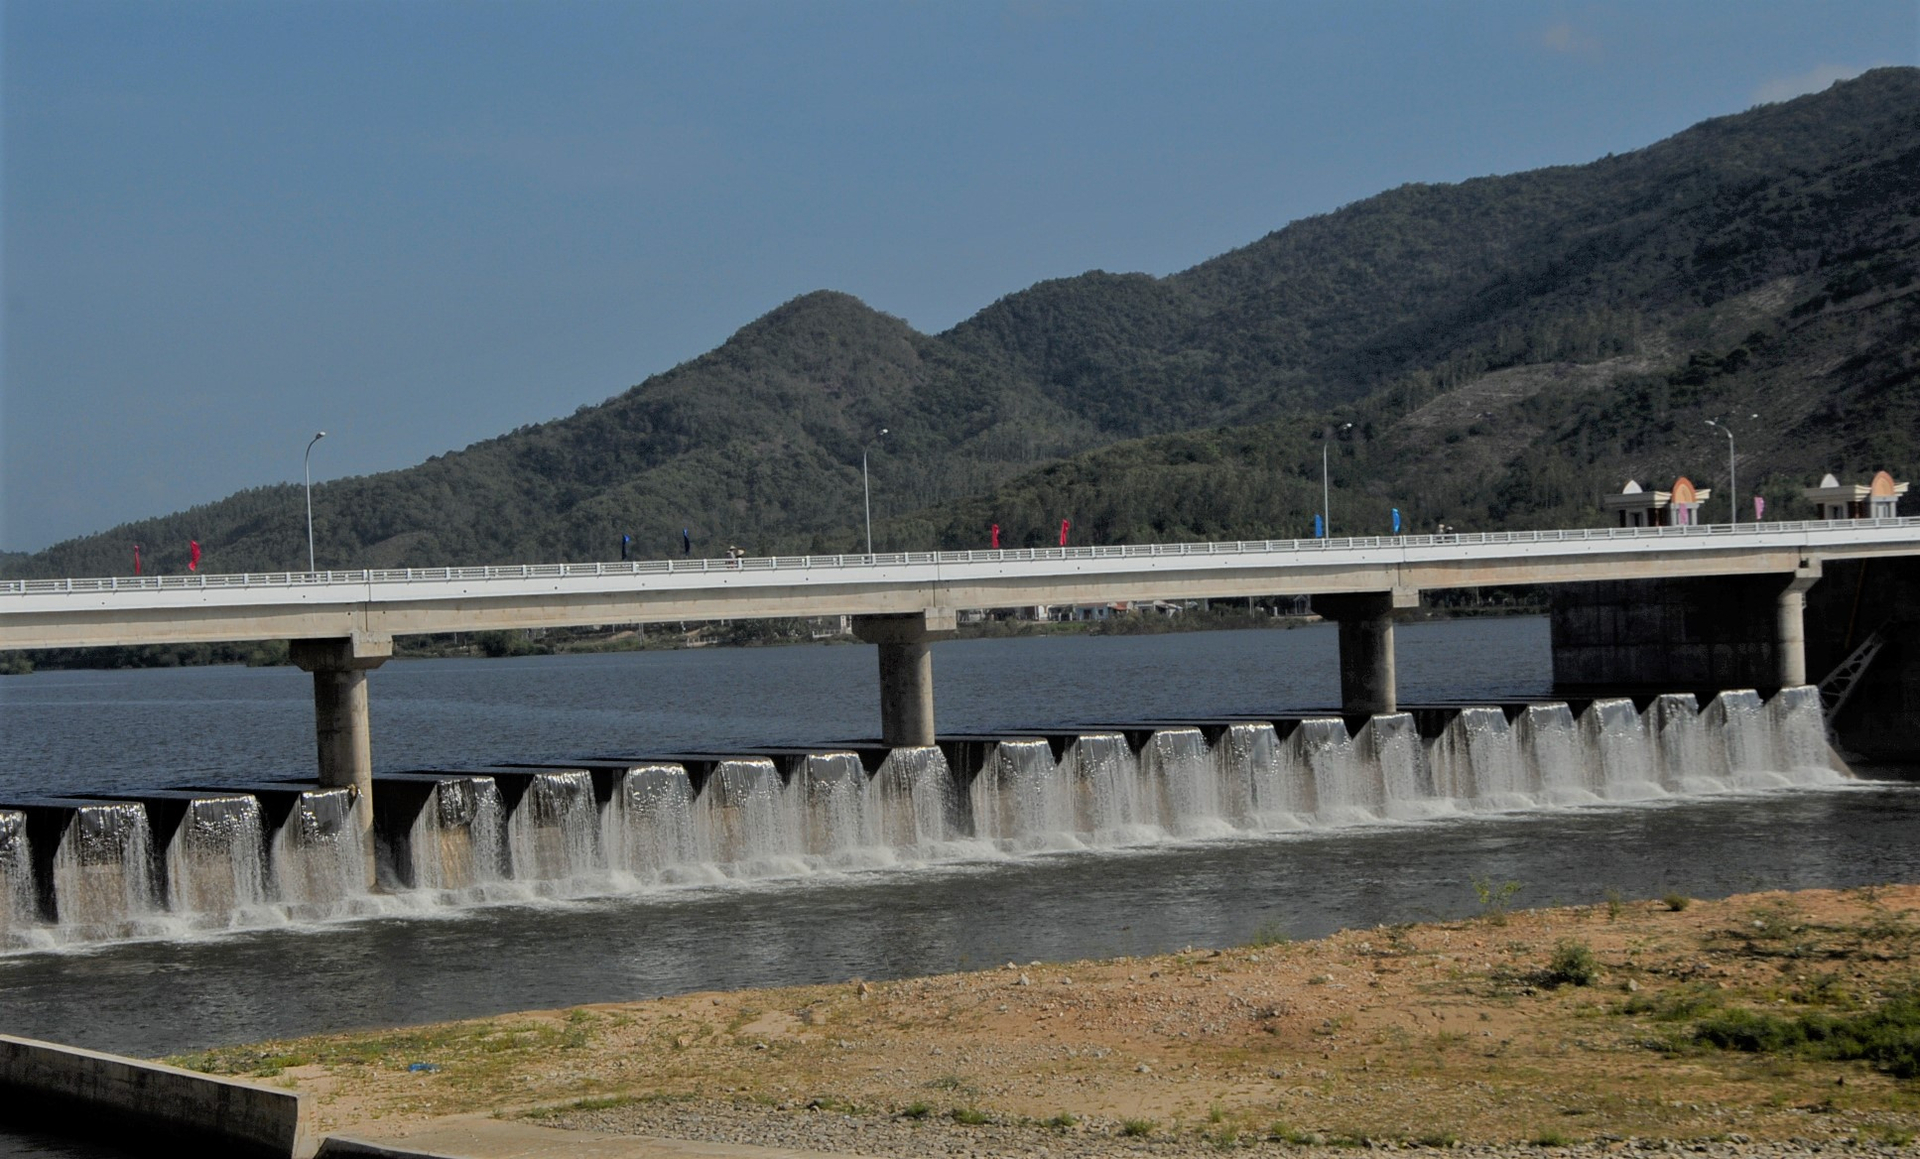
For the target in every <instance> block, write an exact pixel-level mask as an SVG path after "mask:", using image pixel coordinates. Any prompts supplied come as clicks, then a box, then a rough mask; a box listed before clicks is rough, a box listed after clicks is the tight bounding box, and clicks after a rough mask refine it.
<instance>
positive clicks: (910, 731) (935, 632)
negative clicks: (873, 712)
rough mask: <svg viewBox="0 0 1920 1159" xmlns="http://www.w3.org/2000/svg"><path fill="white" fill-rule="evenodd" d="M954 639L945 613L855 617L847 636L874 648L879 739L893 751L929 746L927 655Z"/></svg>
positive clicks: (938, 610) (930, 686)
mask: <svg viewBox="0 0 1920 1159" xmlns="http://www.w3.org/2000/svg"><path fill="white" fill-rule="evenodd" d="M953 633H954V615H953V610H952V609H951V608H928V609H926V610H925V611H921V612H909V613H907V614H905V615H895V616H855V617H854V618H853V634H854V635H855V636H857V637H859V638H860V639H862V640H864V641H866V642H867V643H869V644H878V645H879V646H880V739H881V740H882V741H884V742H885V743H887V744H890V745H893V746H895V747H898V748H905V747H908V746H911V745H930V744H932V743H933V650H932V648H931V645H932V643H933V642H934V641H935V640H945V639H948V638H950V637H952V635H953Z"/></svg>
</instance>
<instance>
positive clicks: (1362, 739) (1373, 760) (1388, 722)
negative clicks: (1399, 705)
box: [1354, 712, 1441, 821]
mask: <svg viewBox="0 0 1920 1159" xmlns="http://www.w3.org/2000/svg"><path fill="white" fill-rule="evenodd" d="M1354 748H1355V750H1356V752H1357V754H1358V759H1359V761H1360V762H1361V763H1362V764H1363V765H1364V766H1366V767H1367V768H1368V769H1369V770H1371V771H1372V774H1373V775H1372V776H1371V777H1370V778H1369V781H1370V788H1371V789H1372V790H1373V792H1374V794H1375V795H1376V798H1377V802H1378V803H1377V805H1376V808H1377V809H1378V810H1379V813H1380V815H1381V816H1382V817H1387V818H1391V819H1393V820H1396V821H1411V820H1414V819H1416V818H1421V817H1431V816H1433V815H1434V814H1435V813H1437V812H1439V811H1441V810H1440V805H1441V803H1440V802H1438V801H1435V800H1434V795H1433V773H1432V772H1431V771H1430V770H1429V769H1428V768H1427V753H1426V749H1425V748H1424V747H1423V746H1422V745H1421V744H1420V729H1419V727H1418V726H1417V725H1416V724H1415V723H1414V719H1413V717H1412V715H1410V714H1408V713H1404V712H1396V713H1393V714H1391V715H1383V716H1376V717H1373V718H1372V719H1371V720H1368V721H1367V723H1366V724H1364V725H1362V726H1360V735H1359V736H1357V737H1355V738H1354Z"/></svg>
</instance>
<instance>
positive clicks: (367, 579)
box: [0, 516, 1920, 620]
mask: <svg viewBox="0 0 1920 1159" xmlns="http://www.w3.org/2000/svg"><path fill="white" fill-rule="evenodd" d="M1901 543H1911V544H1912V545H1913V546H1914V550H1915V552H1916V554H1920V517H1912V516H1909V517H1905V518H1897V519H1856V520H1843V521H1831V522H1830V521H1794V522H1779V523H1762V524H1740V525H1738V526H1734V525H1729V524H1709V525H1707V526H1702V527H1651V528H1649V527H1630V528H1620V527H1588V528H1569V529H1562V530H1547V531H1489V532H1469V533H1461V534H1453V535H1400V536H1361V537H1350V538H1344V539H1283V540H1251V541H1237V542H1205V543H1147V544H1126V545H1119V544H1115V545H1108V546H1087V547H1043V548H1011V549H1003V550H1000V551H941V552H883V553H878V554H874V555H805V556H775V557H763V558H753V559H741V560H730V559H724V558H722V559H708V558H700V559H661V560H633V561H628V562H597V563H547V564H512V565H501V566H487V567H439V568H381V569H373V570H363V571H323V572H252V573H246V574H237V575H167V576H110V577H104V578H86V579H16V580H5V581H0V620H3V618H4V616H5V615H6V614H7V613H9V612H14V613H20V612H28V611H36V612H57V611H80V610H103V609H109V608H127V609H131V608H138V607H185V606H196V607H211V606H232V607H247V606H262V605H267V604H273V605H281V606H284V605H287V604H307V605H312V606H327V605H344V604H364V603H381V602H386V601H407V602H414V601H421V600H428V601H431V600H439V599H456V598H472V597H499V598H512V597H515V596H521V595H534V594H538V593H543V592H587V591H609V592H622V591H643V590H644V591H695V590H705V589H720V588H726V587H734V586H740V587H753V588H764V587H788V586H810V585H852V586H868V585H874V586H892V585H898V584H917V583H918V584H924V583H942V582H946V583H952V582H965V581H968V580H980V579H991V578H996V577H1007V578H1020V579H1044V578H1045V577H1047V576H1050V575H1058V576H1061V577H1063V578H1065V577H1072V576H1088V575H1099V574H1102V573H1109V574H1121V573H1129V572H1135V571H1138V570H1140V569H1141V566H1142V565H1143V564H1144V565H1146V566H1149V567H1151V568H1153V569H1154V570H1170V571H1208V570H1224V569H1244V568H1282V569H1284V568H1286V567H1289V566H1293V567H1303V568H1315V569H1321V568H1327V567H1339V566H1378V565H1382V564H1395V563H1407V564H1418V563H1437V562H1465V563H1471V562H1475V561H1483V560H1495V559H1499V558H1502V557H1505V556H1511V555H1514V554H1522V553H1523V554H1526V555H1529V556H1533V557H1540V556H1563V557H1573V556H1589V555H1633V554H1637V553H1640V552H1650V551H1671V550H1675V549H1680V550H1688V549H1697V550H1699V551H1701V552H1703V553H1713V552H1718V551H1732V550H1751V549H1753V548H1763V549H1767V548H1773V549H1789V548H1791V549H1798V550H1801V551H1806V552H1811V553H1818V552H1820V551H1822V550H1826V551H1829V552H1838V553H1844V552H1845V551H1846V549H1848V548H1855V547H1876V548H1884V547H1887V546H1892V545H1897V544H1901Z"/></svg>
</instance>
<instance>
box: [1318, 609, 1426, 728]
mask: <svg viewBox="0 0 1920 1159" xmlns="http://www.w3.org/2000/svg"><path fill="white" fill-rule="evenodd" d="M1419 606H1420V593H1419V592H1418V591H1415V590H1413V589H1411V588H1394V589H1393V590H1392V591H1385V592H1354V593H1350V594H1345V595H1331V596H1314V597H1313V610H1314V612H1315V614H1317V615H1319V616H1321V617H1322V618H1324V619H1328V620H1332V621H1334V622H1335V623H1336V624H1338V625H1339V628H1340V711H1342V712H1344V713H1350V714H1354V715H1367V716H1372V715H1374V714H1376V713H1389V712H1396V711H1398V705H1399V691H1398V687H1397V684H1396V676H1395V671H1394V656H1393V620H1394V616H1395V615H1396V614H1398V613H1400V612H1404V611H1407V610H1409V609H1412V608H1417V607H1419Z"/></svg>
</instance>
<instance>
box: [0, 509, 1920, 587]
mask: <svg viewBox="0 0 1920 1159" xmlns="http://www.w3.org/2000/svg"><path fill="white" fill-rule="evenodd" d="M1866 528H1907V529H1911V530H1914V531H1915V532H1916V533H1920V517H1913V516H1908V517H1903V518H1897V519H1850V520H1839V521H1833V520H1800V521H1790V522H1778V523H1742V524H1726V523H1716V524H1707V525H1705V526H1696V527H1576V528H1567V529H1561V530H1551V531H1484V532H1463V533H1454V534H1448V535H1374V536H1357V537H1349V538H1343V539H1256V540H1237V541H1231V542H1222V543H1142V544H1127V545H1113V546H1104V547H1100V546H1095V547H1033V548H1009V549H1002V550H999V551H906V552H882V553H878V554H874V555H781V556H764V557H757V558H751V559H739V560H733V559H725V558H721V559H709V558H705V557H702V558H699V559H657V560H630V561H626V562H596V563H534V564H508V565H489V566H485V567H410V568H372V569H363V570H359V571H318V572H299V571H294V572H247V573H240V574H232V575H163V576H107V577H104V578H90V579H15V580H0V596H8V595H15V596H21V595H57V594H59V593H62V592H73V593H88V594H93V593H100V592H140V591H176V590H182V589H218V588H241V589H259V588H315V587H327V586H331V585H356V586H363V587H364V586H365V585H367V584H395V583H400V584H404V583H445V582H447V581H450V580H455V581H474V580H529V579H578V578H591V577H596V576H605V577H621V576H644V575H666V574H675V573H688V572H691V573H701V572H740V571H755V572H767V571H794V570H819V569H838V570H845V571H855V570H860V569H870V568H877V567H899V566H903V565H907V566H911V565H916V564H965V563H1002V562H1005V563H1017V562H1045V561H1050V560H1059V561H1063V562H1064V561H1072V560H1106V559H1128V558H1139V557H1146V558H1151V557H1157V556H1178V557H1191V556H1216V557H1217V556H1247V555H1269V556H1271V555H1280V554H1296V555H1301V556H1313V555H1320V554H1324V553H1328V552H1335V551H1342V550H1351V551H1364V550H1368V549H1373V550H1378V549H1381V548H1399V549H1412V548H1422V547H1488V548H1498V547H1516V548H1525V547H1527V546H1528V545H1536V544H1566V543H1586V544H1593V543H1597V542H1598V543H1603V542H1608V541H1623V540H1624V541H1645V540H1661V541H1671V542H1672V543H1673V544H1674V545H1675V546H1678V545H1679V544H1681V543H1686V544H1689V545H1697V546H1699V547H1701V548H1712V547H1715V546H1725V547H1734V546H1737V545H1738V542H1739V540H1741V539H1742V538H1743V537H1751V538H1758V537H1761V536H1770V537H1778V536H1781V535H1793V534H1796V533H1815V532H1834V531H1850V530H1861V529H1866ZM1500 554H1505V553H1502V552H1498V551H1483V552H1467V553H1463V555H1464V556H1467V557H1473V556H1480V557H1495V556H1498V555H1500ZM1303 562H1305V561H1304V560H1303Z"/></svg>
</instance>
